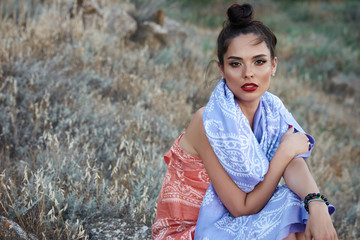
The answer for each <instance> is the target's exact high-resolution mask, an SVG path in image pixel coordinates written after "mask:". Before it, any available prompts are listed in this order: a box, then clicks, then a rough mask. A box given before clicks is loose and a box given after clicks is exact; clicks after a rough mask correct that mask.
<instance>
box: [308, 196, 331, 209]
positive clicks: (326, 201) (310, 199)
mask: <svg viewBox="0 0 360 240" xmlns="http://www.w3.org/2000/svg"><path fill="white" fill-rule="evenodd" d="M312 201H322V202H324V203H325V204H326V205H329V204H330V203H329V201H328V200H327V198H326V197H324V195H321V194H320V193H309V194H308V195H307V196H306V197H305V199H304V207H305V210H306V211H307V212H309V203H310V202H312Z"/></svg>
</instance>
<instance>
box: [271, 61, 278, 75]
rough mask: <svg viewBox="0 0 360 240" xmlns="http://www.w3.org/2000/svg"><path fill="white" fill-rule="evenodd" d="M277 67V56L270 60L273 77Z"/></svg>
mask: <svg viewBox="0 0 360 240" xmlns="http://www.w3.org/2000/svg"><path fill="white" fill-rule="evenodd" d="M276 69H277V57H274V60H273V61H272V71H271V75H272V76H273V77H274V76H275V73H276Z"/></svg>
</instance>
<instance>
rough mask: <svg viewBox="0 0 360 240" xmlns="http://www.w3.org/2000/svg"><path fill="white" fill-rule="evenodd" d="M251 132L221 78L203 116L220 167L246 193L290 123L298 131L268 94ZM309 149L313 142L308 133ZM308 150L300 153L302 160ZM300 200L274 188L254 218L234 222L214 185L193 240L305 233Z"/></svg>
mask: <svg viewBox="0 0 360 240" xmlns="http://www.w3.org/2000/svg"><path fill="white" fill-rule="evenodd" d="M257 116H258V117H257V118H258V119H260V120H259V121H258V123H257V124H254V132H256V131H260V132H261V135H260V137H258V138H257V137H256V136H255V134H254V132H253V130H252V129H251V127H250V124H249V122H248V120H247V118H246V117H245V116H244V115H243V113H242V112H241V109H240V107H239V106H238V103H237V101H236V100H235V99H234V95H233V93H232V92H231V91H230V89H229V88H228V87H227V85H226V82H225V80H224V79H222V80H221V81H220V82H219V84H218V85H217V86H216V88H215V90H214V91H213V93H212V95H211V98H210V100H209V102H208V104H207V106H206V108H205V111H204V114H203V123H204V127H205V132H206V135H207V138H208V140H209V142H210V144H211V147H212V149H213V150H214V152H215V154H216V156H217V158H218V159H219V161H220V163H221V164H222V166H223V167H224V169H225V170H226V172H227V173H228V174H229V176H230V177H231V178H232V179H233V180H234V182H235V183H236V184H237V185H238V186H239V188H240V189H242V190H243V191H244V192H246V193H248V192H251V191H252V190H253V189H254V187H255V186H256V184H258V183H259V182H261V181H262V180H263V179H264V175H265V174H266V172H267V171H268V168H269V162H270V160H271V159H272V157H273V155H274V153H275V151H276V149H277V147H278V145H279V144H280V139H281V137H282V135H283V133H284V132H285V131H286V130H287V129H288V128H289V125H293V126H294V127H295V130H296V131H301V132H304V131H303V130H302V128H301V127H300V126H299V124H298V123H297V122H296V121H295V119H294V118H293V117H292V115H291V114H290V113H289V112H288V111H287V109H286V108H285V106H284V105H283V103H282V102H281V100H280V99H279V98H278V97H276V96H275V95H273V94H271V93H269V92H266V93H265V94H264V95H263V96H262V97H261V100H260V104H259V108H258V110H257ZM307 136H308V138H309V140H310V143H311V148H312V147H313V145H314V139H313V138H312V137H311V136H309V135H307ZM310 152H311V150H310V151H309V152H308V153H306V154H303V155H301V156H302V157H304V158H306V157H308V156H309V155H310ZM302 204H303V203H302V201H301V199H300V198H299V197H298V196H297V195H295V194H294V193H293V192H292V191H291V190H290V189H289V188H288V187H287V186H286V185H284V186H278V188H277V189H276V191H275V193H274V194H273V196H272V198H271V199H270V200H269V202H268V203H267V205H266V206H265V207H264V208H263V210H261V211H260V212H259V213H258V214H254V215H249V216H242V217H238V218H234V217H233V216H232V215H231V214H230V213H229V212H228V211H227V209H226V208H225V207H224V205H223V204H222V203H221V201H220V200H219V198H218V196H217V194H216V192H215V190H214V188H213V186H212V184H211V183H210V185H209V188H208V190H207V192H206V194H205V197H204V200H203V203H202V206H201V208H200V213H199V218H198V222H197V225H196V230H195V239H222V240H224V239H282V238H285V237H286V236H288V234H289V233H290V232H298V231H304V229H305V222H306V219H307V217H308V215H307V212H306V211H305V210H304V208H303V207H302Z"/></svg>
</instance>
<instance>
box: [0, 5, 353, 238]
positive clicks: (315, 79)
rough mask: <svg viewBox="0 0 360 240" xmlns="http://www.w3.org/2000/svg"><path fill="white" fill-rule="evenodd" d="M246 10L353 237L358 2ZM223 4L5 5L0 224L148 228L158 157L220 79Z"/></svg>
mask: <svg viewBox="0 0 360 240" xmlns="http://www.w3.org/2000/svg"><path fill="white" fill-rule="evenodd" d="M248 2H249V3H251V4H253V6H254V9H255V18H257V19H259V20H261V21H263V22H264V23H265V24H267V25H268V26H269V27H270V28H271V29H272V30H273V31H274V32H275V34H276V35H277V38H278V46H277V57H278V59H279V64H278V71H277V74H276V77H275V78H274V79H273V80H272V85H271V88H270V92H272V93H275V94H276V95H278V96H279V97H280V98H281V99H282V100H283V102H284V104H285V105H286V106H287V108H288V109H289V110H290V111H291V112H292V113H293V115H294V117H295V118H296V119H297V120H298V122H299V123H300V125H302V127H303V128H304V129H305V130H306V131H307V132H308V133H309V134H311V135H313V136H314V137H315V139H316V141H317V143H316V147H315V149H314V151H313V155H312V157H311V158H309V159H308V160H307V162H308V165H309V168H310V170H311V171H312V173H313V176H314V178H315V179H316V181H317V183H318V185H319V187H320V189H321V191H322V192H323V193H324V195H326V196H328V198H329V200H330V202H331V203H332V204H334V205H335V206H336V208H337V211H336V212H335V214H334V215H333V221H334V225H335V227H336V229H337V231H338V234H339V238H340V239H360V230H359V229H360V203H359V196H360V177H359V172H360V118H359V117H360V107H359V104H360V68H359V60H360V51H359V42H360V30H359V29H360V3H359V2H358V1H340V0H331V1H320V0H315V1H286V0H270V1H265V0H260V1H248ZM231 3H233V1H219V0H195V1H190V0H179V1H170V0H168V1H167V0H148V1H145V0H133V1H125V0H124V1H122V0H114V1H106V0H69V1H58V0H27V1H22V0H5V1H1V2H0V184H1V185H0V188H1V191H0V216H1V217H4V218H6V219H8V220H13V221H14V222H16V223H18V224H19V226H20V227H21V228H22V229H23V230H24V231H25V232H27V233H29V234H30V233H31V234H33V236H36V237H37V238H39V239H46V238H47V239H88V238H91V232H89V230H88V229H89V228H88V226H90V225H91V224H92V223H93V222H96V220H97V219H100V218H101V219H125V220H126V221H128V222H132V223H133V224H135V223H138V224H141V225H143V226H147V227H148V228H147V232H149V231H150V227H151V224H152V222H153V220H154V218H155V212H156V202H157V197H158V194H159V191H160V188H161V184H162V181H163V177H164V175H165V171H166V164H165V163H164V161H163V156H164V155H165V154H166V152H167V151H168V149H169V148H170V147H171V145H172V144H173V142H174V140H175V139H176V138H177V137H178V136H179V135H180V134H181V133H182V132H183V131H184V129H185V128H186V126H187V124H188V123H189V121H190V119H191V116H192V114H193V113H194V112H195V111H196V110H197V109H198V108H199V107H201V106H204V105H205V104H206V102H207V100H208V97H209V94H210V93H211V91H212V88H213V87H214V84H216V81H218V80H219V78H220V75H219V73H218V72H217V68H216V62H215V61H216V55H215V51H216V37H217V34H218V33H219V31H220V30H221V26H222V24H223V21H224V20H225V16H226V15H225V13H226V9H227V7H228V6H229V5H230V4H231ZM6 234H7V233H6V232H5V230H3V229H1V228H0V238H4V236H7V235H6Z"/></svg>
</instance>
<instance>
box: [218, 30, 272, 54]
mask: <svg viewBox="0 0 360 240" xmlns="http://www.w3.org/2000/svg"><path fill="white" fill-rule="evenodd" d="M230 55H236V56H238V57H242V58H244V57H253V56H257V55H267V56H270V50H269V48H268V47H267V46H266V43H265V41H262V40H261V39H259V37H258V36H256V35H255V34H246V35H244V34H242V35H239V36H237V37H235V38H234V39H232V41H231V43H230V45H229V47H228V49H227V52H226V54H225V56H230Z"/></svg>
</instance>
